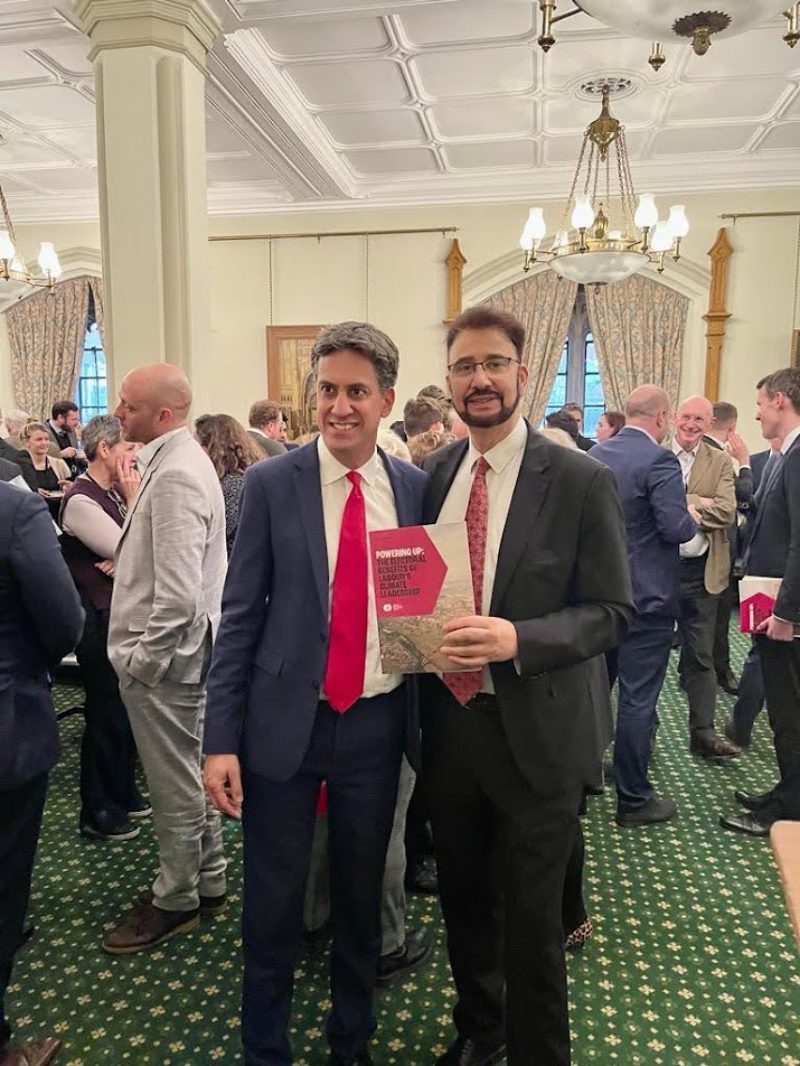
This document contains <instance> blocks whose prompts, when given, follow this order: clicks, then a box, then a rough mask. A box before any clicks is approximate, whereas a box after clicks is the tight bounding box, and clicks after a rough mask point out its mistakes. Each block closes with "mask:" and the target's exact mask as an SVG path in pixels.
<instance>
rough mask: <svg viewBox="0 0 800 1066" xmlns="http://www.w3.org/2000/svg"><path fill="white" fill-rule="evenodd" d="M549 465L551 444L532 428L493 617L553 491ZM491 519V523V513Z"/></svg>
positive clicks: (498, 576)
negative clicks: (545, 502) (549, 447)
mask: <svg viewBox="0 0 800 1066" xmlns="http://www.w3.org/2000/svg"><path fill="white" fill-rule="evenodd" d="M549 466H550V460H549V459H548V446H547V444H546V443H545V441H544V439H543V438H542V437H540V436H539V434H538V433H535V432H534V431H533V429H532V428H531V426H530V425H528V443H527V444H526V446H525V455H524V456H523V459H522V466H521V467H520V471H519V475H518V477H517V484H516V485H515V487H514V494H513V496H512V497H511V506H510V507H509V509H508V518H507V519H506V525H505V529H504V530H503V538H502V540H501V541H500V552H499V554H498V557H497V569H496V571H495V575H494V587H493V589H492V602H491V606H490V608H489V613H490V614H495V613H496V611H497V606H498V604H499V602H500V600H501V599H502V597H503V594H504V593H505V591H506V589H507V588H508V585H509V583H510V581H511V579H512V577H513V576H514V572H515V571H516V569H517V564H518V563H519V561H520V559H521V558H522V555H523V553H524V551H525V548H526V545H527V543H528V540H529V539H530V537H531V535H532V533H533V531H534V529H535V528H536V520H537V518H538V516H539V512H540V511H541V509H542V505H543V504H544V501H545V498H546V496H547V493H548V491H549V489H550V483H551V477H550V474H549V472H548V468H549ZM489 520H490V521H491V511H490V513H489Z"/></svg>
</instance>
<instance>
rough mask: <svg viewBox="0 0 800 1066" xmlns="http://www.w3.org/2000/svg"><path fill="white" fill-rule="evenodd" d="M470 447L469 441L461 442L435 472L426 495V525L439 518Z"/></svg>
mask: <svg viewBox="0 0 800 1066" xmlns="http://www.w3.org/2000/svg"><path fill="white" fill-rule="evenodd" d="M468 447H469V441H468V440H466V439H465V440H462V441H460V442H459V444H458V446H457V447H454V448H453V449H452V450H451V452H450V453H449V455H448V456H447V459H446V460H445V461H444V462H442V463H440V464H439V465H438V466H437V467H436V469H435V470H434V472H433V474H432V476H431V480H430V484H429V485H428V489H427V492H426V494H425V511H424V515H423V522H424V523H425V524H426V525H431V524H433V523H434V522H435V521H436V519H437V518H438V517H439V512H440V511H441V509H442V504H443V503H444V501H445V500H446V499H447V494H448V492H449V491H450V486H451V485H452V484H453V478H454V477H455V476H456V471H457V470H458V468H459V467H460V466H461V461H462V459H463V458H464V456H465V455H466V453H467V448H468Z"/></svg>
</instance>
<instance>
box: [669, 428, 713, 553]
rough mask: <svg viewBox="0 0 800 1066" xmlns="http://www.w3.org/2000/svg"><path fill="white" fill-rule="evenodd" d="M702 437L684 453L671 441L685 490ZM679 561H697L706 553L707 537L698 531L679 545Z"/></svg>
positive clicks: (700, 530)
mask: <svg viewBox="0 0 800 1066" xmlns="http://www.w3.org/2000/svg"><path fill="white" fill-rule="evenodd" d="M702 439H703V438H702V437H701V438H700V440H699V441H698V442H697V444H695V446H694V448H692V450H691V451H688V452H687V451H684V450H683V448H681V446H680V444H678V442H677V440H675V439H674V438H673V440H672V450H673V452H675V454H676V455H677V457H678V462H679V463H680V464H681V472H682V474H683V484H684V486H685V487H686V488H688V487H689V478H690V477H691V474H692V467H693V466H694V461H695V459H696V458H697V449H698V448H699V447H700V444H701V442H702ZM678 550H679V552H680V556H681V559H699V558H700V556H701V555H705V554H706V553H707V552H708V537H707V536H706V535H705V533H704V532H703V531H702V529H698V531H697V532H696V533H695V535H694V536H693V537H692V539H691V540H687V541H686V543H685V544H681V546H680V548H679V549H678Z"/></svg>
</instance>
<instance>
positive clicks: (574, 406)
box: [561, 403, 583, 414]
mask: <svg viewBox="0 0 800 1066" xmlns="http://www.w3.org/2000/svg"><path fill="white" fill-rule="evenodd" d="M561 410H562V411H579V412H580V414H583V408H582V407H581V405H580V404H579V403H565V404H564V406H563V407H562V408H561Z"/></svg>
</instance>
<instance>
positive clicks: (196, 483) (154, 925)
mask: <svg viewBox="0 0 800 1066" xmlns="http://www.w3.org/2000/svg"><path fill="white" fill-rule="evenodd" d="M191 400H192V394H191V389H190V387H189V382H188V381H187V379H186V376H185V374H184V373H183V371H182V370H181V369H180V368H179V367H176V366H171V365H170V364H168V363H159V364H156V365H155V366H145V367H140V368H138V369H137V370H133V371H132V372H131V373H130V374H128V375H127V377H126V378H125V379H124V380H123V382H122V386H121V388H120V393H119V404H118V405H117V408H116V411H115V412H114V413H115V414H116V415H117V417H118V418H119V420H120V422H121V423H122V435H123V437H124V438H125V439H126V440H131V441H138V442H139V443H141V444H142V445H143V447H142V449H141V450H140V451H139V453H138V455H137V457H136V460H135V461H136V463H137V466H138V467H139V471H140V473H141V485H140V487H139V491H138V492H137V494H136V496H135V497H134V500H133V502H132V504H131V506H130V510H129V512H128V515H127V518H126V520H125V525H124V526H123V529H122V536H121V539H120V542H119V547H118V549H117V556H116V569H115V576H114V593H113V598H112V602H111V619H110V626H109V638H108V655H109V659H110V660H111V663H112V665H113V667H114V669H115V670H116V672H117V675H118V677H119V683H120V692H121V694H122V699H123V702H124V703H125V707H126V709H127V711H128V717H129V718H130V723H131V729H132V730H133V735H134V737H135V739H136V745H137V747H138V749H139V755H140V757H141V760H142V765H143V766H144V771H145V774H146V776H147V784H148V787H149V790H150V802H151V804H152V807H153V824H154V827H155V832H156V838H157V840H158V854H159V871H158V876H157V877H156V879H155V881H154V883H153V888H152V894H148V896H147V897H146V898H143V899H141V900H139V901H138V902H137V903H136V904H135V905H134V907H133V909H132V910H131V911H130V912H129V913H128V914H127V915H126V916H125V917H124V918H123V920H122V922H121V924H120V925H119V926H118V927H117V928H116V929H114V930H113V932H111V933H109V934H108V935H107V936H106V937H105V939H104V941H103V947H104V948H105V950H106V951H108V952H109V953H110V954H114V955H127V954H132V953H134V952H137V951H145V950H147V949H148V948H152V947H155V946H156V945H157V944H160V943H161V942H162V941H164V940H167V939H169V938H170V937H172V936H175V935H176V934H178V933H183V932H187V931H189V930H191V929H194V928H195V927H196V926H197V925H198V922H199V917H200V913H201V912H203V913H204V914H212V913H218V912H219V911H220V910H221V909H222V908H223V907H224V905H225V892H226V884H225V858H224V855H223V848H222V831H221V826H220V821H219V815H218V814H216V813H215V812H214V811H213V809H212V808H211V807H210V805H207V803H206V800H205V795H204V791H203V786H202V782H201V777H200V758H201V750H202V742H203V718H204V712H205V694H204V682H205V675H206V671H207V669H208V665H209V661H210V657H211V644H212V637H213V633H214V631H215V629H216V625H217V622H218V620H219V616H220V609H221V607H220V603H221V597H222V585H223V581H224V579H225V570H226V558H227V553H226V549H225V507H224V504H223V500H222V491H221V489H220V484H219V480H218V478H217V475H216V473H215V471H214V467H213V465H212V463H211V460H210V459H209V458H208V456H207V455H206V453H205V452H204V451H203V449H202V448H201V447H200V445H199V444H198V443H197V441H195V440H194V438H193V437H192V436H191V434H190V433H189V430H188V429H187V427H186V422H187V418H188V415H189V406H190V404H191ZM130 461H131V460H130V457H129V456H126V457H125V458H124V459H123V460H122V464H123V466H124V464H125V462H128V463H129V462H130ZM119 474H120V480H123V479H124V478H125V476H126V471H125V469H120V471H119Z"/></svg>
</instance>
